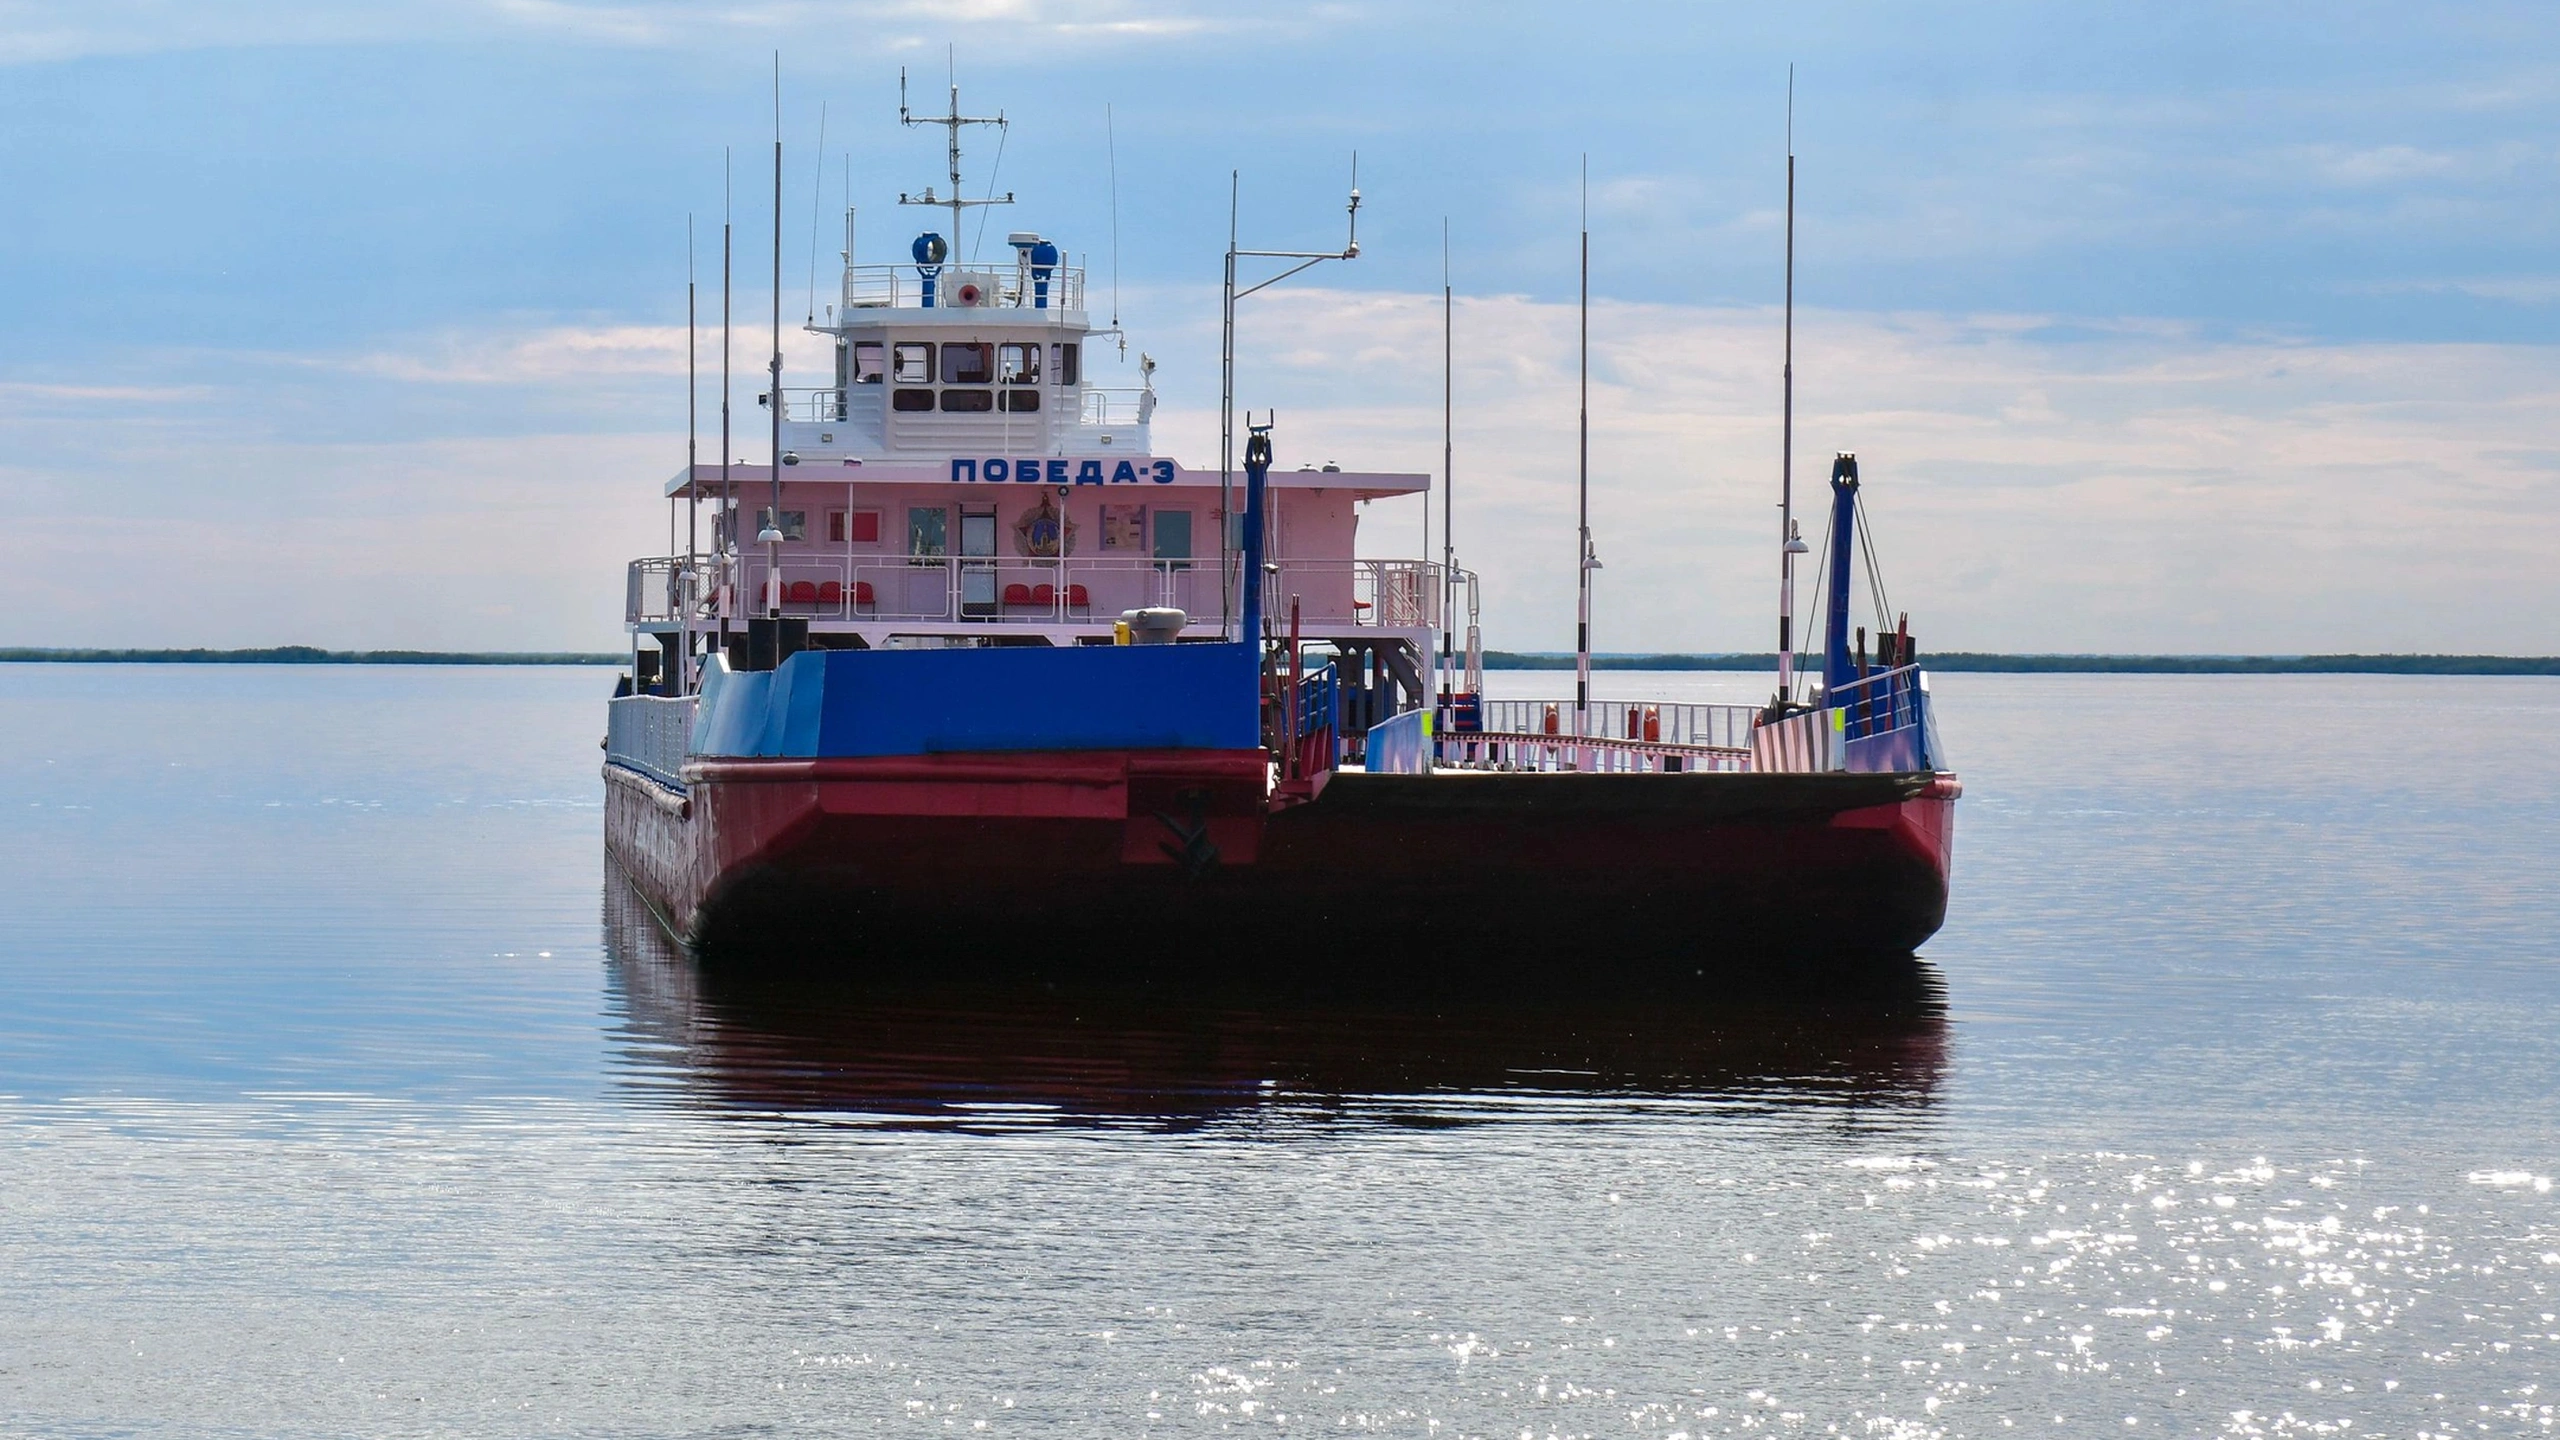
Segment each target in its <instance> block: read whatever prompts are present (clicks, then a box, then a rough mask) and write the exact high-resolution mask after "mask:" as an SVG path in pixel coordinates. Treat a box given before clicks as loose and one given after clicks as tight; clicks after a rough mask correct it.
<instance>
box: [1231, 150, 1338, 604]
mask: <svg viewBox="0 0 2560 1440" xmlns="http://www.w3.org/2000/svg"><path fill="white" fill-rule="evenodd" d="M1236 194H1237V180H1236V172H1235V171H1233V170H1230V171H1228V172H1227V274H1226V284H1225V286H1224V287H1223V288H1222V290H1221V291H1220V308H1219V325H1218V511H1219V515H1218V573H1219V576H1220V579H1219V582H1218V633H1219V634H1221V635H1224V634H1226V633H1228V626H1229V618H1230V615H1231V606H1230V604H1229V600H1230V596H1231V593H1232V591H1233V589H1234V587H1233V586H1232V585H1231V584H1230V583H1228V581H1227V579H1226V578H1225V577H1226V575H1227V572H1228V569H1229V568H1230V565H1231V563H1232V561H1231V554H1232V552H1231V550H1230V548H1229V546H1228V544H1227V528H1226V511H1227V510H1228V508H1229V507H1230V506H1231V505H1232V504H1233V491H1234V488H1235V448H1236V445H1235V440H1236V415H1235V404H1236V302H1237V301H1239V300H1242V299H1243V298H1245V297H1246V296H1248V295H1250V294H1252V293H1253V292H1255V291H1256V290H1267V289H1269V288H1271V287H1272V286H1274V285H1277V284H1279V283H1280V282H1281V281H1283V280H1286V279H1288V278H1289V277H1290V276H1292V275H1296V274H1298V273H1300V272H1302V271H1305V270H1310V269H1313V268H1314V267H1316V266H1318V265H1321V264H1323V263H1324V262H1325V261H1327V260H1357V259H1359V258H1360V154H1359V152H1358V151H1356V150H1355V151H1353V152H1352V155H1351V203H1350V204H1349V205H1348V206H1346V207H1345V213H1346V214H1347V215H1348V216H1349V217H1350V218H1349V225H1350V228H1349V231H1348V233H1347V234H1345V235H1344V237H1343V241H1342V248H1341V249H1339V250H1239V249H1237V248H1236ZM1239 259H1251V260H1295V261H1297V262H1298V263H1297V264H1295V265H1292V266H1290V267H1289V268H1288V269H1286V270H1283V271H1281V272H1280V273H1279V274H1277V275H1273V276H1271V277H1269V278H1268V279H1263V280H1256V281H1255V282H1253V283H1252V284H1250V285H1247V286H1245V287H1244V288H1243V289H1241V290H1239V289H1237V288H1236V261H1238V260H1239ZM1247 420H1248V423H1250V420H1251V417H1250V416H1248V417H1247Z"/></svg>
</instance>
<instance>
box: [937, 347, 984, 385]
mask: <svg viewBox="0 0 2560 1440" xmlns="http://www.w3.org/2000/svg"><path fill="white" fill-rule="evenodd" d="M995 370H996V347H994V346H993V345H989V344H986V343H984V342H982V341H977V340H961V341H953V342H951V343H949V344H946V345H944V346H943V347H942V380H943V383H944V384H946V385H984V384H986V383H987V382H988V381H990V380H993V379H994V378H995Z"/></svg>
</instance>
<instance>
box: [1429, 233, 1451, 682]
mask: <svg viewBox="0 0 2560 1440" xmlns="http://www.w3.org/2000/svg"><path fill="white" fill-rule="evenodd" d="M1456 297H1457V292H1456V291H1455V290H1453V289H1451V288H1450V286H1449V219H1448V217H1447V216H1445V215H1444V216H1442V217H1441V219H1440V663H1441V665H1442V666H1443V667H1444V668H1446V669H1449V670H1452V671H1454V670H1455V669H1456V668H1457V659H1456V653H1457V648H1458V647H1457V625H1456V622H1455V621H1453V620H1452V619H1451V618H1450V615H1449V612H1450V611H1451V610H1452V609H1454V608H1455V601H1456V598H1457V589H1456V586H1457V581H1456V578H1455V577H1456V573H1457V566H1458V559H1457V549H1456V540H1455V538H1454V535H1453V532H1452V529H1451V527H1452V526H1453V525H1454V524H1455V522H1456V519H1457V511H1456V509H1455V508H1454V506H1455V505H1456V495H1455V491H1454V490H1453V489H1452V488H1451V487H1453V486H1454V485H1455V484H1456V483H1457V470H1456V464H1457V462H1456V458H1455V457H1456V455H1457V406H1456V394H1457V392H1456V389H1455V376H1456V374H1457V366H1458V360H1457V355H1458V352H1457V334H1458V331H1457V303H1458V302H1457V298H1456ZM1422 530H1423V538H1422V555H1423V558H1424V559H1426V560H1428V559H1430V558H1431V502H1430V501H1428V500H1425V501H1424V502H1423V505H1422ZM1457 688H1458V687H1457V686H1456V685H1454V684H1451V683H1447V682H1445V681H1444V682H1443V684H1442V685H1441V689H1442V690H1443V691H1452V690H1455V689H1457Z"/></svg>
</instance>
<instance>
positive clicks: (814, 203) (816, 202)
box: [807, 100, 827, 325]
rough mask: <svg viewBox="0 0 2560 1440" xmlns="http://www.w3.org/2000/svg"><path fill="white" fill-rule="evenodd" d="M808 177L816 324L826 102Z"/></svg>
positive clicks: (811, 321) (824, 186) (813, 317)
mask: <svg viewBox="0 0 2560 1440" xmlns="http://www.w3.org/2000/svg"><path fill="white" fill-rule="evenodd" d="M811 169H812V171H813V173H812V174H811V175H810V177H809V318H808V322H807V323H809V324H811V325H815V324H817V323H818V210H819V207H820V206H821V205H823V204H824V203H825V202H826V189H827V102H826V101H824V100H821V101H819V102H818V159H817V163H816V164H815V165H814V166H812V167H811Z"/></svg>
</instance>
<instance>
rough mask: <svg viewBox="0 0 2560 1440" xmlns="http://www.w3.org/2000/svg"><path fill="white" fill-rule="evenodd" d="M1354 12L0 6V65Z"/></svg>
mask: <svg viewBox="0 0 2560 1440" xmlns="http://www.w3.org/2000/svg"><path fill="white" fill-rule="evenodd" d="M1346 18H1349V12H1348V11H1347V10H1346V9H1345V8H1344V7H1341V6H1320V7H1316V8H1315V9H1313V10H1304V9H1290V8H1284V7H1282V6H1279V5H1276V4H1247V3H1237V4H1207V3H1197V0H727V3H718V0H715V3H707V4H706V3H695V0H375V3H370V4H365V5H343V4H334V3H321V0H271V3H267V4H262V5H259V6H256V7H244V6H237V5H227V6H226V5H204V4H189V3H183V0H99V3H94V4H78V5H74V4H67V3H58V0H0V65H12V64H17V65H24V64H42V63H51V62H59V61H65V60H74V59H80V58H83V57H87V56H94V55H135V54H150V53H160V52H166V51H173V50H175V51H183V50H200V49H217V48H235V47H243V46H296V45H341V44H366V43H387V42H417V41H451V40H462V39H490V38H497V39H506V38H510V37H522V36H525V35H528V34H532V35H543V36H552V37H557V38H560V39H563V40H567V41H571V42H573V43H582V44H588V45H607V46H635V47H650V48H669V47H678V46H686V45H695V44H705V43H715V42H717V41H719V40H720V39H722V38H723V37H731V38H755V39H761V40H771V39H776V38H782V39H788V38H789V37H791V36H794V35H807V34H828V35H843V34H846V33H851V32H853V31H857V30H858V31H864V32H868V35H869V39H868V41H867V43H869V44H872V45H874V46H877V47H880V48H883V49H888V50H898V49H914V48H919V47H922V46H924V45H926V44H928V43H933V44H939V43H942V42H945V41H951V40H958V41H962V42H965V43H967V44H968V45H969V46H970V47H971V49H972V51H973V52H974V53H977V54H979V55H981V56H991V57H1002V56H1006V55H1011V54H1014V53H1017V52H1025V51H1036V50H1040V49H1042V48H1043V47H1050V48H1054V47H1056V46H1058V45H1061V44H1066V45H1111V44H1118V43H1148V42H1162V41H1168V40H1181V39H1189V38H1192V37H1195V36H1200V35H1205V34H1212V33H1222V32H1231V31H1236V30H1244V29H1269V28H1283V29H1289V30H1302V29H1304V28H1306V27H1307V26H1308V25H1310V24H1324V23H1327V22H1329V21H1341V20H1344V19H1346Z"/></svg>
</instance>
